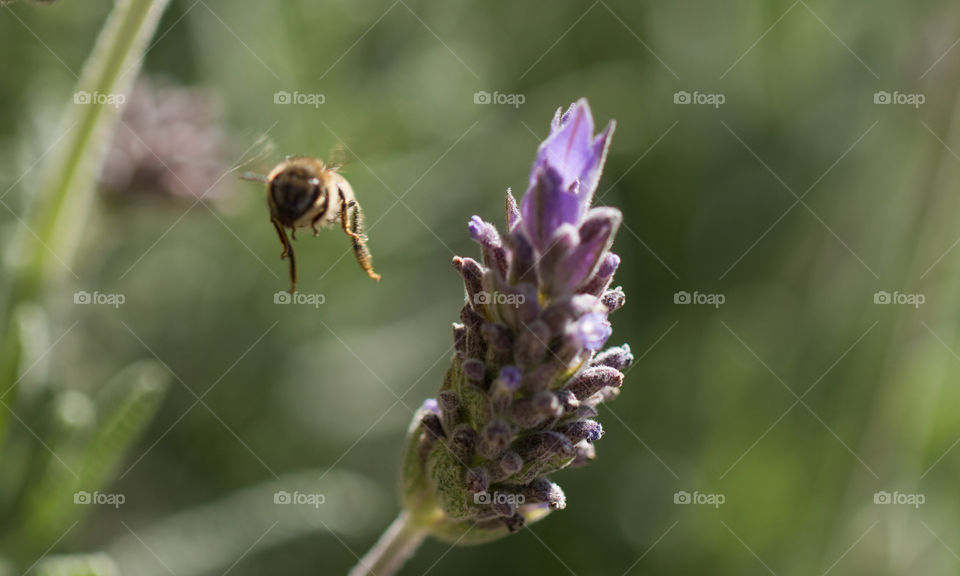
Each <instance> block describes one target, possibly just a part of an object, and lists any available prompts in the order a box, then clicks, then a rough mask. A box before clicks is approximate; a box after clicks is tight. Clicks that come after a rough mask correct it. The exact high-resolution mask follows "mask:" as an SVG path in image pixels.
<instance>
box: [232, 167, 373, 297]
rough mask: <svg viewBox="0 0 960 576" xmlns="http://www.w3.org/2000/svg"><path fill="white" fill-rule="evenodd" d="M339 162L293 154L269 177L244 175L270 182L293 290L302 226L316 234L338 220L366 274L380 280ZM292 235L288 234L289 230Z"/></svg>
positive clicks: (271, 201) (269, 193) (273, 215)
mask: <svg viewBox="0 0 960 576" xmlns="http://www.w3.org/2000/svg"><path fill="white" fill-rule="evenodd" d="M339 168H340V166H339V165H327V164H325V163H324V162H323V160H320V159H318V158H312V157H309V156H292V157H289V158H287V159H286V160H284V161H283V162H280V163H279V164H277V165H276V166H275V167H274V168H273V169H272V170H270V173H269V174H267V175H266V176H263V175H260V174H254V173H250V172H248V173H246V174H244V175H243V176H242V178H243V179H244V180H252V181H254V182H261V183H263V184H266V188H267V206H268V207H269V208H270V222H271V223H273V227H274V228H275V229H276V231H277V236H279V238H280V242H281V243H282V244H283V252H282V253H281V254H280V259H281V260H284V259H287V260H289V262H290V293H291V294H293V293H294V292H296V291H297V260H296V257H295V256H294V253H293V244H292V243H291V242H290V241H291V239H293V240H296V239H297V235H296V232H297V228H310V229H312V230H313V235H314V236H316V235H317V234H319V233H320V228H326V227H330V226H335V225H339V226H340V227H341V228H342V229H343V231H344V232H345V233H346V234H347V236H349V237H350V241H351V242H352V244H353V253H354V255H355V256H356V258H357V262H358V263H359V264H360V268H362V269H363V270H364V271H365V272H366V273H367V276H369V277H370V278H373V279H374V280H376V281H378V282H379V281H380V275H379V274H377V273H376V272H374V271H373V257H372V256H371V254H370V250H369V249H368V248H367V237H366V236H365V235H364V232H363V212H362V211H361V209H360V204H358V203H357V199H356V197H355V196H354V193H353V188H352V187H351V186H350V183H349V182H347V180H346V179H345V178H344V177H343V176H341V175H340V174H339V172H338V170H339ZM288 228H289V229H290V237H287V229H288Z"/></svg>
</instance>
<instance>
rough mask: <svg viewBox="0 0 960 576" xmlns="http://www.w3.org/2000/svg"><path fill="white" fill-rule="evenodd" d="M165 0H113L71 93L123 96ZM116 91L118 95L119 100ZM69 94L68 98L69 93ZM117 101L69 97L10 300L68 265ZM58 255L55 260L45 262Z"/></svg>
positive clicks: (113, 123) (25, 294)
mask: <svg viewBox="0 0 960 576" xmlns="http://www.w3.org/2000/svg"><path fill="white" fill-rule="evenodd" d="M168 1H169V0H117V3H116V5H115V7H114V9H113V11H112V13H111V15H110V17H109V19H108V20H107V23H106V24H105V26H104V28H103V30H102V31H101V32H100V36H99V37H98V39H97V43H96V46H95V47H94V50H93V52H92V53H91V55H90V57H89V58H88V59H87V61H86V63H85V65H84V68H83V72H82V73H81V75H80V79H79V81H78V83H77V88H76V92H75V93H74V96H76V95H77V94H84V93H86V94H89V95H97V94H99V95H109V96H113V97H114V102H117V101H121V100H122V101H126V99H127V98H128V97H129V94H130V92H131V89H132V86H133V82H134V80H135V79H136V77H137V73H138V72H139V68H140V63H141V61H142V59H143V55H144V51H145V50H146V47H147V43H148V41H149V40H150V38H151V37H152V36H153V33H154V31H155V30H156V27H157V24H158V23H159V21H160V17H161V15H162V14H163V11H164V9H165V8H166V6H167V3H168ZM121 96H122V98H120V97H121ZM72 98H73V97H72ZM123 108H124V106H123V104H122V102H121V103H120V104H119V105H114V104H112V103H110V104H108V103H106V102H98V101H96V100H95V99H94V101H92V102H90V103H89V104H86V105H80V104H75V103H73V100H71V103H70V104H69V105H68V106H67V112H66V114H65V116H64V118H63V119H62V121H61V122H60V127H61V130H63V131H66V130H67V129H68V128H69V127H70V126H75V128H73V129H72V130H70V133H69V134H68V136H67V137H66V138H65V142H64V144H63V145H62V146H61V147H60V148H59V150H60V153H59V154H57V155H55V156H54V157H53V158H52V159H51V161H50V163H48V164H46V165H45V166H44V167H43V169H42V170H41V171H40V173H41V174H42V175H43V176H42V177H41V181H40V183H39V186H38V187H37V191H38V193H37V204H36V205H35V206H34V207H33V211H32V213H31V214H30V217H29V225H30V227H31V228H32V230H33V232H34V233H36V234H37V236H38V237H39V238H38V239H37V241H35V242H26V243H24V245H25V246H27V245H28V246H30V249H29V250H26V251H25V256H26V257H25V258H24V259H22V260H20V262H19V264H20V266H19V267H18V268H19V269H18V271H17V272H18V274H17V279H16V282H17V284H16V287H15V291H14V297H13V299H14V303H16V301H17V300H19V299H23V298H31V297H34V296H35V295H36V292H37V291H38V289H39V287H40V286H41V285H42V283H43V280H45V279H46V277H47V276H48V275H50V273H51V272H54V271H55V272H62V271H64V265H66V266H69V265H70V262H71V261H72V260H73V256H74V253H75V252H76V247H77V244H78V240H79V237H80V234H81V232H82V231H83V228H84V226H85V225H86V223H87V215H88V212H89V209H90V205H91V201H92V199H93V194H94V184H95V181H96V176H97V172H98V171H99V169H100V166H101V165H102V164H103V160H104V158H105V156H106V152H107V149H108V146H109V143H110V140H111V138H112V135H113V130H114V127H115V126H116V124H117V122H118V121H119V119H120V115H121V113H122V112H123ZM57 259H59V260H61V261H62V263H57V262H51V260H57Z"/></svg>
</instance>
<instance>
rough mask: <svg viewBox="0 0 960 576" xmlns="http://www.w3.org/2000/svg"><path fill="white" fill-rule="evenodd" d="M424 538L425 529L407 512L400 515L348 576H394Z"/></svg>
mask: <svg viewBox="0 0 960 576" xmlns="http://www.w3.org/2000/svg"><path fill="white" fill-rule="evenodd" d="M426 537H427V529H426V528H425V527H424V526H421V525H419V524H418V523H416V522H415V521H414V519H413V515H412V514H410V512H408V511H407V510H404V511H402V512H400V515H399V516H397V519H396V520H394V521H393V524H391V525H390V527H389V528H387V530H386V532H384V533H383V535H382V536H380V539H379V540H377V543H376V544H374V546H373V548H371V549H370V551H369V552H367V553H366V554H365V555H364V556H363V558H361V559H360V562H359V563H358V564H357V565H356V566H354V567H353V570H351V571H350V574H349V576H368V575H375V576H392V575H393V574H396V573H397V571H398V570H399V569H400V567H401V566H403V563H404V562H406V561H407V559H408V558H410V557H411V556H413V553H414V552H416V551H417V548H419V547H420V544H422V543H423V540H424V539H425V538H426Z"/></svg>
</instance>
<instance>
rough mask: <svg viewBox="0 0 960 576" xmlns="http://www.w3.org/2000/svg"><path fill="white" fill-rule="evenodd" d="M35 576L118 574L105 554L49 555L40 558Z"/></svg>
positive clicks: (34, 571) (108, 575)
mask: <svg viewBox="0 0 960 576" xmlns="http://www.w3.org/2000/svg"><path fill="white" fill-rule="evenodd" d="M32 574H34V575H35V576H120V571H119V570H118V569H117V565H116V564H115V563H114V562H113V560H111V559H110V557H109V556H107V555H106V554H76V555H65V556H49V557H47V558H44V559H43V560H41V561H40V562H39V563H38V564H37V567H36V568H35V569H34V570H33V572H32Z"/></svg>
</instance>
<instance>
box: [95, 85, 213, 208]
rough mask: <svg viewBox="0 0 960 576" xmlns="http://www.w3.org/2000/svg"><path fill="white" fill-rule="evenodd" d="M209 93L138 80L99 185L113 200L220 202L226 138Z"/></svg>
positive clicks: (117, 130) (211, 95) (114, 139)
mask: <svg viewBox="0 0 960 576" xmlns="http://www.w3.org/2000/svg"><path fill="white" fill-rule="evenodd" d="M222 117H223V112H222V107H221V103H220V101H219V100H218V99H217V98H216V97H215V96H214V95H213V94H211V93H209V92H207V91H205V90H203V89H200V88H191V87H183V86H177V85H175V84H172V83H171V82H170V81H167V80H163V79H150V78H143V79H141V80H139V81H138V82H137V84H136V86H134V89H133V93H132V94H131V95H130V100H129V102H128V103H127V107H126V109H125V110H124V113H123V119H122V123H121V124H120V125H119V126H118V127H117V129H116V133H115V135H114V138H113V142H112V144H111V146H110V151H109V153H108V154H107V159H106V163H105V164H104V167H103V171H102V173H101V174H100V185H101V187H102V188H103V190H104V191H105V192H107V193H108V194H109V195H110V196H111V198H113V199H122V200H137V199H145V198H148V197H157V198H174V199H180V200H186V201H194V200H196V198H197V197H202V198H204V199H206V200H217V199H221V197H222V194H223V192H224V190H225V189H226V187H225V185H224V184H225V183H224V182H223V176H224V174H225V173H226V172H227V170H228V169H229V167H230V165H229V160H227V158H226V157H227V155H228V154H229V147H228V139H229V138H228V134H227V132H226V130H225V128H224V126H223V120H222Z"/></svg>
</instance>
